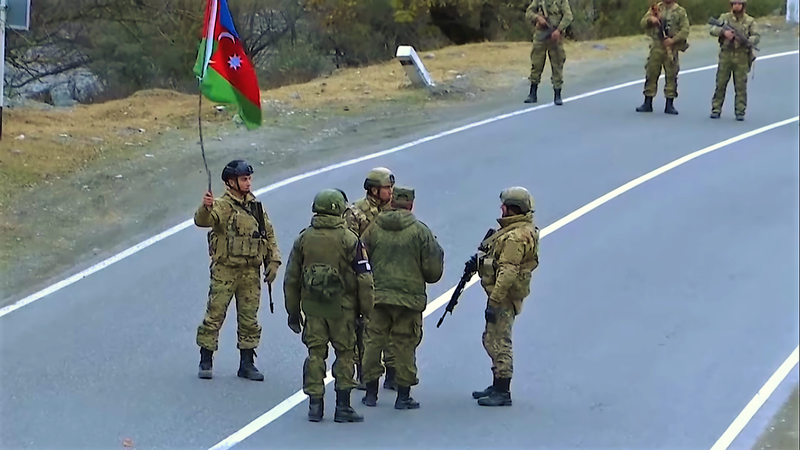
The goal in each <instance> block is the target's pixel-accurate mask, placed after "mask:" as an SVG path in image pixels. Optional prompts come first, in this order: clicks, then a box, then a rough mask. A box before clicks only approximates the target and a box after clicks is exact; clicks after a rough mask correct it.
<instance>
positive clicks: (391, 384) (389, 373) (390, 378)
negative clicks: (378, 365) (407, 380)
mask: <svg viewBox="0 0 800 450" xmlns="http://www.w3.org/2000/svg"><path fill="white" fill-rule="evenodd" d="M396 375H397V370H396V369H395V368H394V367H387V368H386V378H385V379H384V380H383V388H384V389H389V390H390V391H396V390H397V381H395V376H396Z"/></svg>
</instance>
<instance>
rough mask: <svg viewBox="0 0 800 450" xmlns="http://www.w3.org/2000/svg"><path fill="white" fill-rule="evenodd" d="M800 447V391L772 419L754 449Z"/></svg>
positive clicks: (793, 448)
mask: <svg viewBox="0 0 800 450" xmlns="http://www.w3.org/2000/svg"><path fill="white" fill-rule="evenodd" d="M798 448H800V393H799V392H798V387H797V386H795V388H794V391H792V395H790V396H789V399H788V400H786V403H784V404H783V406H782V407H781V409H780V411H778V413H777V414H776V415H775V417H774V418H773V419H772V423H770V425H769V427H767V429H766V430H765V431H764V433H763V434H762V435H761V437H760V438H759V439H758V442H756V445H754V446H753V449H752V450H797V449H798Z"/></svg>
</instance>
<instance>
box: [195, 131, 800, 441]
mask: <svg viewBox="0 0 800 450" xmlns="http://www.w3.org/2000/svg"><path fill="white" fill-rule="evenodd" d="M798 120H800V116H795V117H793V118H791V119H786V120H782V121H780V122H776V123H773V124H771V125H767V126H764V127H761V128H758V129H755V130H752V131H748V132H747V133H743V134H740V135H738V136H735V137H732V138H730V139H726V140H724V141H722V142H719V143H717V144H714V145H711V146H708V147H706V148H703V149H701V150H698V151H696V152H693V153H690V154H688V155H686V156H684V157H682V158H678V159H676V160H675V161H672V162H671V163H669V164H666V165H664V166H661V167H659V168H658V169H655V170H653V171H651V172H648V173H646V174H644V175H642V176H640V177H638V178H636V179H634V180H632V181H629V182H627V183H625V184H623V185H622V186H620V187H618V188H616V189H614V190H613V191H611V192H609V193H608V194H606V195H604V196H602V197H600V198H598V199H597V200H594V201H592V202H590V203H588V204H586V205H585V206H583V207H581V208H579V209H577V210H575V211H574V212H572V213H570V214H568V215H566V216H565V217H563V218H561V219H559V220H557V221H555V222H553V223H552V224H551V225H549V226H547V227H545V228H543V229H542V230H541V231H540V233H539V237H540V238H541V239H543V238H544V237H545V236H548V235H550V234H552V233H554V232H555V231H557V230H559V229H561V228H563V227H564V226H565V225H567V224H569V223H571V222H573V221H575V220H576V219H578V218H579V217H581V216H583V215H584V214H586V213H588V212H590V211H592V210H594V209H597V208H598V207H599V206H601V205H603V204H604V203H607V202H609V201H610V200H612V199H614V198H616V197H619V196H620V195H622V194H624V193H625V192H628V191H630V190H631V189H633V188H635V187H636V186H639V185H640V184H642V183H644V182H646V181H648V180H652V179H653V178H655V177H657V176H659V175H661V174H663V173H665V172H667V171H669V170H672V169H674V168H676V167H678V166H680V165H682V164H685V163H687V162H689V161H691V160H693V159H695V158H698V157H700V156H702V155H705V154H707V153H711V152H713V151H715V150H719V149H721V148H724V147H726V146H728V145H731V144H734V143H736V142H739V141H742V140H745V139H747V138H750V137H753V136H755V135H758V134H761V133H764V132H766V131H769V130H772V129H775V128H778V127H781V126H784V125H787V124H790V123H792V122H797V121H798ZM478 280H479V277H478V276H477V275H475V276H473V277H472V279H470V281H469V282H468V283H467V284H466V286H465V287H464V290H467V289H468V288H469V287H470V286H472V285H474V284H475V283H477V282H478ZM455 289H456V287H455V286H453V287H452V288H450V289H449V290H448V291H447V292H445V293H444V294H442V295H440V296H439V297H437V298H436V299H434V300H433V301H431V302H429V303H428V305H427V306H426V308H425V311H423V313H422V317H423V318H425V317H428V316H429V315H431V314H433V313H434V312H435V311H436V310H437V309H439V308H441V307H442V306H443V305H444V304H445V303H447V302H448V301H450V296H452V295H453V292H454V291H455ZM794 356H795V361H796V359H797V351H796V350H795V353H794ZM785 364H786V363H784V365H785ZM785 376H786V375H785V374H784V375H783V377H785ZM773 377H774V376H773ZM770 380H771V379H770ZM332 382H333V376H332V374H331V371H330V370H329V371H328V372H327V374H326V377H325V381H324V383H325V385H328V384H330V383H332ZM768 383H769V382H768ZM772 390H774V387H773V388H772ZM772 390H770V391H769V393H770V394H771V393H772ZM759 392H760V391H759ZM767 395H768V394H767ZM306 398H307V396H306V395H305V394H304V393H303V391H302V390H299V391H297V392H295V393H294V395H292V396H291V397H289V398H287V399H286V400H284V401H282V402H281V403H279V404H278V406H276V407H274V408H272V409H271V410H269V411H267V412H266V413H264V414H262V415H261V416H259V417H258V418H256V419H255V420H253V421H252V422H250V423H249V424H247V425H246V426H245V427H244V428H242V429H240V430H239V431H237V432H235V433H233V434H232V435H230V436H228V437H227V438H225V439H224V440H222V441H220V442H219V443H218V444H217V445H215V446H213V447H211V448H210V449H209V450H227V449H229V448H231V447H233V446H234V445H236V444H238V443H240V442H242V441H243V440H245V439H246V438H248V437H249V436H251V435H252V434H253V433H255V432H256V431H258V430H260V429H262V428H264V427H265V426H267V425H269V424H270V423H272V422H273V421H275V420H276V419H278V418H279V417H281V416H282V415H284V414H286V413H287V412H289V410H291V409H292V408H294V407H295V406H297V405H298V404H300V403H301V402H303V401H304V400H305V399H306ZM751 403H752V402H751ZM762 403H763V401H762ZM749 406H750V405H748V407H749ZM760 406H761V405H760V404H759V405H758V406H757V407H756V409H758V407H760ZM753 413H755V411H753ZM751 417H752V414H751V415H750V417H747V418H746V419H745V422H744V423H745V424H746V423H747V421H749V420H750V418H751ZM737 420H738V418H737ZM734 423H735V422H734ZM742 427H744V424H743V425H742ZM736 433H737V434H738V431H737V432H736ZM712 450H721V449H717V448H714V449H712Z"/></svg>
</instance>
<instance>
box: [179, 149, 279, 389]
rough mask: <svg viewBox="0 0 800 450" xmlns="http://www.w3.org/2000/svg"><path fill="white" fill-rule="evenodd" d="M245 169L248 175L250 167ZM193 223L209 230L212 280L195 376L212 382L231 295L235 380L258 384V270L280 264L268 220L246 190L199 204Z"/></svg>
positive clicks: (261, 208)
mask: <svg viewBox="0 0 800 450" xmlns="http://www.w3.org/2000/svg"><path fill="white" fill-rule="evenodd" d="M235 162H236V161H234V162H232V163H231V164H233V163H235ZM245 164H246V163H245ZM229 167H230V165H229ZM248 167H249V165H248ZM226 170H227V168H226ZM250 171H251V172H250V173H252V168H250ZM259 210H262V211H263V219H264V225H265V228H266V233H265V235H264V236H261V235H260V234H259V223H258V220H257V219H256V215H257V214H258V211H259ZM194 223H195V225H197V226H198V227H203V228H211V230H210V231H209V232H208V249H209V256H210V257H211V268H210V272H211V282H210V287H209V291H208V303H207V305H206V312H205V316H204V317H203V322H202V323H201V324H200V326H198V327H197V337H196V340H197V345H198V346H200V349H201V350H200V354H201V364H200V365H201V367H200V372H199V374H198V375H199V376H200V378H211V357H212V356H211V355H212V353H213V352H215V351H217V349H218V340H219V330H220V328H221V327H222V323H223V322H224V320H225V316H226V313H227V310H228V306H229V305H230V302H231V299H232V297H233V296H234V295H235V296H236V319H237V324H238V330H237V334H238V343H237V347H238V348H239V349H240V351H241V353H242V361H241V362H240V367H239V376H240V377H245V378H250V379H254V380H258V381H261V380H263V379H264V376H263V375H261V374H260V373H258V371H257V370H256V368H255V366H254V364H253V358H254V356H255V348H256V347H258V344H259V342H260V339H261V326H260V325H259V324H258V308H259V306H260V304H261V280H260V276H259V275H260V273H259V271H260V267H261V264H262V263H265V262H266V263H267V264H268V265H272V266H274V270H275V271H277V266H278V265H280V263H281V254H280V250H279V249H278V244H277V242H276V240H275V232H274V230H273V227H272V224H271V223H270V221H269V216H268V215H267V212H266V210H265V209H264V208H263V206H262V205H261V203H260V202H258V201H257V200H256V198H255V196H254V195H253V194H251V193H249V192H248V193H247V194H246V195H245V196H244V198H242V197H240V196H239V195H238V194H237V193H235V192H234V191H233V190H231V189H227V190H226V192H225V194H224V195H223V196H222V197H221V198H218V199H215V200H214V204H213V206H211V208H207V207H206V206H204V205H200V207H199V208H198V209H197V211H196V212H195V215H194Z"/></svg>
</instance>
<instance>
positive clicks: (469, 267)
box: [436, 228, 495, 328]
mask: <svg viewBox="0 0 800 450" xmlns="http://www.w3.org/2000/svg"><path fill="white" fill-rule="evenodd" d="M494 233H495V230H494V229H491V228H490V229H489V231H487V232H486V236H484V237H483V241H485V240H486V239H489V238H490V237H491V236H492V235H493V234H494ZM483 241H481V242H483ZM477 271H478V255H477V254H474V255H472V257H470V258H469V260H467V262H466V263H464V274H463V275H461V280H459V281H458V286H456V289H455V290H454V291H453V295H452V296H451V297H450V301H449V302H447V307H446V308H445V309H444V313H443V314H442V317H441V318H439V322H438V323H437V324H436V328H439V326H440V325H441V324H442V322H443V321H444V316H446V315H447V313H450V314H453V309H455V307H456V305H457V304H458V298H459V297H461V293H462V292H464V288H465V287H466V285H467V282H469V280H470V278H472V276H473V275H475V272H477Z"/></svg>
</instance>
